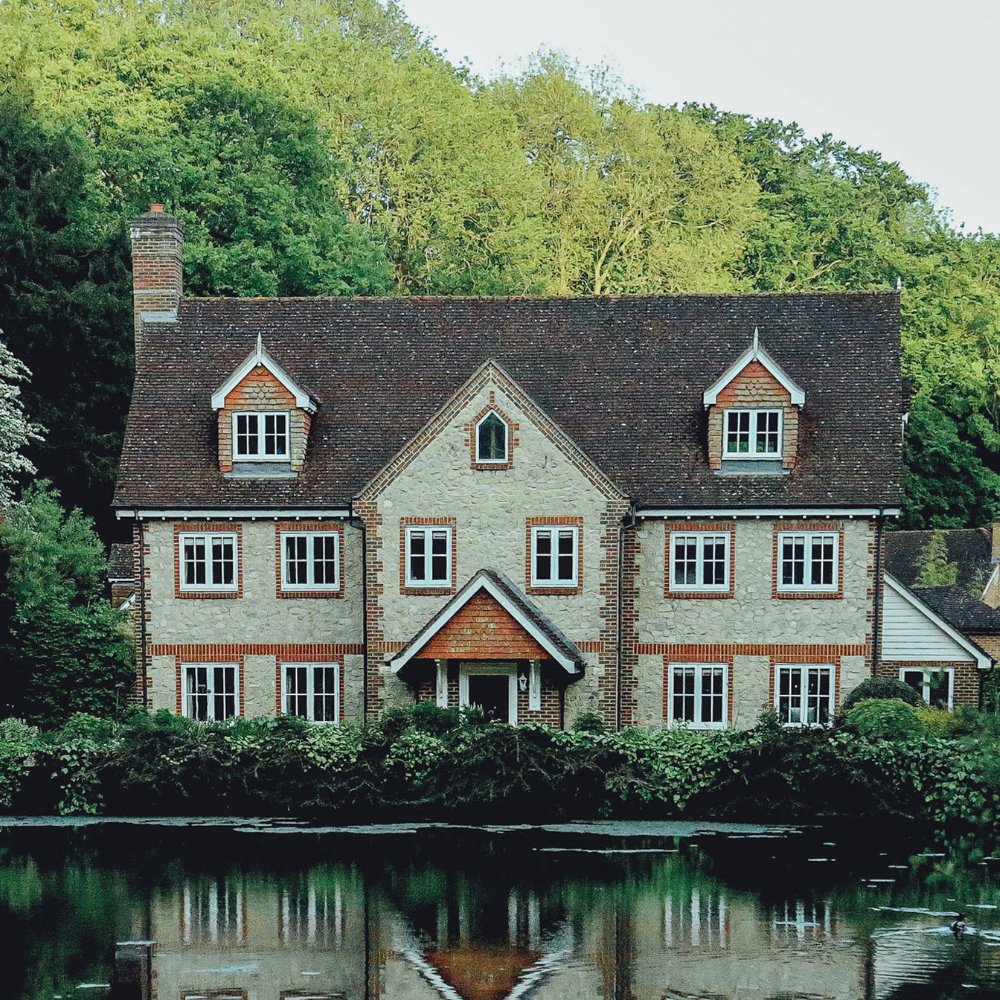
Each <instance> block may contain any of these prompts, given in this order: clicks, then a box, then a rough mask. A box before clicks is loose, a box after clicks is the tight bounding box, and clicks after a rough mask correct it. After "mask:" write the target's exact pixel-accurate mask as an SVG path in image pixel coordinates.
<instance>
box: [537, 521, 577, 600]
mask: <svg viewBox="0 0 1000 1000" xmlns="http://www.w3.org/2000/svg"><path fill="white" fill-rule="evenodd" d="M579 548H580V528H579V527H578V526H577V525H554V524H553V525H547V524H539V525H533V526H532V528H531V585H532V586H533V587H576V586H578V585H579V581H580V567H579V565H578V563H579V559H578V554H579Z"/></svg>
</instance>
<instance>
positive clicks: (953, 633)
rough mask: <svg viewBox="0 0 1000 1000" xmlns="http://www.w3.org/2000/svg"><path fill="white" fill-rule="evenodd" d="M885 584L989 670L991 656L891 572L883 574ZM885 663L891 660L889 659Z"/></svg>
mask: <svg viewBox="0 0 1000 1000" xmlns="http://www.w3.org/2000/svg"><path fill="white" fill-rule="evenodd" d="M885 584H886V586H887V587H889V588H891V589H892V590H893V591H895V592H896V593H897V594H899V596H900V597H902V598H903V600H904V601H906V603H907V604H909V605H910V607H912V608H913V609H914V610H916V611H917V612H919V613H920V614H922V615H923V616H924V617H925V618H926V619H927V620H928V621H930V622H933V623H934V624H935V625H937V627H938V628H939V629H941V631H942V632H944V634H945V635H947V636H948V637H949V638H950V639H952V640H954V641H955V642H957V643H958V644H959V645H960V646H961V647H962V648H963V649H964V650H965V651H966V652H967V653H969V654H970V655H971V656H972V657H973V659H974V660H975V661H976V666H977V667H978V668H979V669H980V670H989V668H990V667H992V666H993V658H992V657H990V656H987V654H986V653H984V652H983V651H982V650H981V649H980V648H979V647H978V646H977V645H975V643H973V642H970V641H969V640H968V639H966V638H965V636H964V635H962V633H961V632H959V631H957V630H956V629H954V628H953V627H952V626H951V625H949V624H948V623H947V622H946V621H945V620H944V619H943V618H942V617H941V616H940V615H938V614H936V613H935V612H933V611H932V610H931V609H930V608H929V607H927V605H926V604H924V602H923V601H921V600H920V598H919V597H917V595H916V594H913V593H912V592H911V591H910V590H908V589H907V588H906V587H904V586H903V585H902V584H901V583H900V582H899V581H898V580H897V579H896V578H895V577H893V576H892V575H891V574H889V573H886V574H885ZM886 662H887V663H889V662H892V661H890V660H887V661H886Z"/></svg>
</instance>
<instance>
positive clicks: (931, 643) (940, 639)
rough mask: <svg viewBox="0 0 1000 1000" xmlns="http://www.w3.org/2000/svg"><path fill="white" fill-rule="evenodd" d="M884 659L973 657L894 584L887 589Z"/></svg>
mask: <svg viewBox="0 0 1000 1000" xmlns="http://www.w3.org/2000/svg"><path fill="white" fill-rule="evenodd" d="M884 595H885V596H884V599H883V604H882V608H883V611H882V621H883V626H882V659H883V660H892V661H899V662H906V663H914V662H925V663H969V662H972V660H973V657H972V655H971V654H970V653H969V651H968V650H967V649H964V648H963V647H962V646H961V645H960V644H959V643H957V642H956V641H955V640H954V639H952V638H951V636H949V635H948V634H947V633H946V632H945V631H944V629H942V628H941V626H940V625H937V624H936V623H935V622H933V621H931V619H930V618H928V617H927V616H926V615H925V614H923V613H922V612H921V611H919V610H918V609H917V608H915V607H914V606H913V605H912V604H911V603H910V602H909V601H907V600H906V599H905V598H904V597H902V596H900V595H899V594H897V593H896V591H895V590H893V589H892V588H891V587H886V588H884Z"/></svg>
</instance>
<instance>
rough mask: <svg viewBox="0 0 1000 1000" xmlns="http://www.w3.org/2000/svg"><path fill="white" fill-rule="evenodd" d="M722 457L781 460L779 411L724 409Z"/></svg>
mask: <svg viewBox="0 0 1000 1000" xmlns="http://www.w3.org/2000/svg"><path fill="white" fill-rule="evenodd" d="M724 419H725V441H724V442H723V446H722V457H723V458H755V459H756V458H781V410H726V411H725V414H724Z"/></svg>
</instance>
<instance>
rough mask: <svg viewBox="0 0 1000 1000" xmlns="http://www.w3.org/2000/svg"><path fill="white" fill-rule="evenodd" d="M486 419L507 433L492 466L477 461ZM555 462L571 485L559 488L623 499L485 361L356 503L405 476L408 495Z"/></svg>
mask: <svg viewBox="0 0 1000 1000" xmlns="http://www.w3.org/2000/svg"><path fill="white" fill-rule="evenodd" d="M489 414H495V415H496V416H497V417H499V419H500V420H501V421H502V422H503V423H504V425H505V426H506V428H507V437H508V457H507V458H506V459H505V460H504V461H503V462H500V463H497V464H495V465H491V464H490V463H483V462H481V461H479V460H478V458H477V453H476V452H477V449H476V434H477V428H478V426H479V424H480V422H481V421H482V419H483V418H484V417H486V416H487V415H489ZM529 440H530V442H531V445H532V447H529ZM557 458H558V461H559V463H560V464H562V465H564V466H566V467H567V468H568V469H570V470H573V471H572V472H571V473H570V478H571V480H572V486H569V483H568V481H567V483H566V484H565V485H564V488H570V489H572V490H577V491H579V490H584V489H587V488H590V487H592V488H594V489H596V490H597V491H598V492H599V493H600V494H601V495H603V496H604V497H605V498H609V499H610V498H613V499H623V494H622V493H621V491H620V490H619V489H618V488H617V487H616V486H615V484H614V483H613V482H611V480H610V479H609V478H608V477H607V476H606V475H605V474H604V472H603V471H602V470H601V469H600V468H599V467H598V466H597V465H596V464H595V463H594V462H592V461H591V460H590V459H589V458H588V456H587V455H585V454H584V453H583V451H582V450H581V449H580V448H579V447H578V446H577V445H576V443H575V442H574V441H573V440H572V439H571V438H570V437H569V435H567V434H566V433H565V432H564V431H563V430H562V429H561V428H560V427H559V426H558V425H557V424H556V423H555V422H554V421H553V420H552V419H551V417H549V416H548V415H547V414H546V413H545V412H544V411H543V410H542V409H541V407H539V406H538V405H537V404H536V403H535V402H534V401H533V400H532V399H531V398H530V397H529V396H528V394H527V393H525V392H524V390H523V389H521V388H520V386H518V385H517V384H516V383H515V382H514V380H513V379H512V378H511V377H510V376H509V375H508V374H507V373H506V372H505V371H504V370H503V369H502V368H501V367H500V366H499V365H497V364H496V363H495V362H492V361H490V362H487V363H486V364H484V365H483V366H482V367H481V368H480V369H479V370H478V371H477V372H476V373H475V374H474V375H473V376H472V378H470V379H469V380H468V381H467V382H466V383H465V384H464V385H462V386H461V387H460V388H459V389H458V390H457V391H456V392H455V393H453V394H452V396H451V398H450V399H449V400H447V401H446V403H445V405H444V406H443V407H442V408H441V409H440V410H439V411H438V413H437V414H436V415H435V416H434V417H433V418H432V419H431V420H430V421H428V423H427V424H426V425H425V426H424V427H423V428H421V429H420V431H419V432H418V433H417V434H415V435H414V437H413V438H412V439H411V440H410V441H408V442H407V443H406V444H405V445H404V447H403V448H401V449H400V451H399V452H398V453H397V454H396V455H395V456H393V458H392V460H391V461H390V462H389V463H388V464H387V465H386V466H385V467H384V468H383V469H382V470H381V471H380V472H379V474H378V475H377V476H375V477H374V479H373V480H372V481H371V482H370V483H368V484H367V485H366V486H365V487H364V489H362V490H361V491H360V493H359V494H358V497H357V499H358V500H360V501H369V500H373V499H375V498H378V497H383V496H385V495H386V494H387V492H388V491H389V490H390V489H391V488H392V487H393V485H394V484H395V483H396V482H397V481H398V480H400V478H401V477H404V476H405V479H406V485H405V489H406V490H407V491H410V490H412V489H413V488H414V487H415V486H419V485H424V486H425V487H427V488H428V489H430V488H432V483H433V481H434V480H437V479H439V478H440V477H441V476H442V475H446V476H449V477H452V476H455V475H459V476H461V475H465V474H470V476H471V477H472V478H470V486H471V485H472V483H473V482H475V483H477V484H478V483H484V482H489V483H491V484H492V485H496V484H497V483H498V480H496V479H493V478H490V477H491V475H492V474H493V473H506V472H510V471H511V470H516V471H517V472H518V473H520V472H521V471H523V470H522V466H523V464H524V463H525V462H526V461H528V462H530V461H536V462H538V463H540V464H541V463H544V464H545V466H546V467H547V468H548V467H549V463H551V462H552V460H555V459H557ZM550 471H551V470H550ZM484 473H485V476H484V475H483V474H484ZM538 473H539V474H540V473H541V469H539V470H538Z"/></svg>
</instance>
